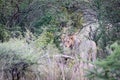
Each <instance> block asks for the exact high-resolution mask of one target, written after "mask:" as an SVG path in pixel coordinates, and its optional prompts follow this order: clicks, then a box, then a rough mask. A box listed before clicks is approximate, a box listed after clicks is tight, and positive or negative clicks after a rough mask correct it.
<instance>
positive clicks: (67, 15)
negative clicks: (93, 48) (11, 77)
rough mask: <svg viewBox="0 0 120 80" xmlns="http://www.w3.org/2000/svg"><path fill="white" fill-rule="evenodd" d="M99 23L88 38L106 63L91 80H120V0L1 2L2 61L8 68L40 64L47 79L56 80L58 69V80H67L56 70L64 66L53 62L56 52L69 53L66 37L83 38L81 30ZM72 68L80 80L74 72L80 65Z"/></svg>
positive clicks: (92, 73)
mask: <svg viewBox="0 0 120 80" xmlns="http://www.w3.org/2000/svg"><path fill="white" fill-rule="evenodd" d="M88 23H89V24H88ZM93 23H96V24H97V25H96V24H95V25H94V28H95V30H92V28H91V30H90V32H89V36H88V38H89V37H90V38H89V39H91V40H93V41H95V43H96V44H97V48H98V57H99V58H102V59H104V60H101V59H99V60H98V61H96V64H94V65H95V68H94V69H93V70H90V71H88V72H89V75H88V77H89V78H91V79H95V80H101V79H102V80H119V79H120V77H119V75H120V73H119V71H120V68H119V66H120V65H119V63H120V62H119V57H120V44H119V40H120V0H0V62H1V64H4V65H5V67H6V68H7V69H12V68H11V67H12V66H14V65H16V64H17V63H20V62H25V64H26V65H29V67H31V66H33V65H34V64H38V63H37V62H40V63H41V64H39V66H40V72H41V71H43V72H42V73H40V76H42V78H44V79H43V80H48V79H47V78H50V77H51V76H52V77H53V74H52V75H51V73H53V72H54V70H55V71H56V73H58V74H56V76H55V77H54V78H55V79H54V80H57V79H58V78H60V80H62V79H63V80H65V79H64V77H65V76H64V75H65V74H63V72H62V71H64V70H61V71H60V70H56V69H54V67H53V66H55V67H56V65H58V64H57V63H56V64H55V63H54V58H52V59H51V57H53V56H54V54H60V53H61V54H64V53H65V52H64V53H63V48H64V47H63V46H62V45H63V44H62V43H61V42H62V41H61V36H62V35H64V34H68V35H71V34H74V33H75V34H77V35H82V34H81V33H80V31H82V30H84V28H86V27H90V26H91V24H93ZM86 24H87V25H86ZM98 25H99V26H98ZM97 26H98V27H97ZM85 32H87V30H86V31H85ZM91 36H92V37H91ZM78 37H79V36H78ZM113 43H114V44H113ZM69 52H70V51H69ZM39 60H40V61H39ZM75 61H76V64H77V60H75ZM5 62H6V63H5ZM7 62H8V64H7ZM73 62H74V61H73ZM52 64H54V65H52ZM20 65H21V64H20ZM70 65H71V66H68V68H66V69H65V71H66V74H67V72H68V73H69V72H71V74H72V77H74V74H73V73H72V70H71V71H68V69H69V70H70V69H71V68H73V69H74V66H76V65H75V64H74V63H70ZM41 66H42V67H41ZM60 66H61V65H60ZM0 67H3V65H0ZM29 67H27V68H29ZM42 68H43V69H44V70H42ZM51 68H52V69H53V70H51ZM56 68H58V67H56ZM49 72H51V73H49ZM59 72H60V74H59ZM78 72H79V71H78ZM0 74H1V73H0ZM61 74H62V75H61ZM57 75H59V76H57ZM48 76H49V77H48ZM67 78H68V77H67ZM69 78H70V76H69ZM79 79H80V78H78V80H79ZM28 80H29V79H28ZM33 80H34V79H33ZM51 80H52V78H51ZM68 80H72V78H71V79H68ZM73 80H74V78H73Z"/></svg>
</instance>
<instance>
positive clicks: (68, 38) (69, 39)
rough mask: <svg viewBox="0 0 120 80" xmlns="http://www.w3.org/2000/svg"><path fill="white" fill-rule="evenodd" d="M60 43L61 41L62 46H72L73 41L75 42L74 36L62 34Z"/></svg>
mask: <svg viewBox="0 0 120 80" xmlns="http://www.w3.org/2000/svg"><path fill="white" fill-rule="evenodd" d="M62 43H63V46H65V47H67V48H72V47H73V45H74V43H75V38H74V36H73V35H72V36H71V35H70V36H64V37H62Z"/></svg>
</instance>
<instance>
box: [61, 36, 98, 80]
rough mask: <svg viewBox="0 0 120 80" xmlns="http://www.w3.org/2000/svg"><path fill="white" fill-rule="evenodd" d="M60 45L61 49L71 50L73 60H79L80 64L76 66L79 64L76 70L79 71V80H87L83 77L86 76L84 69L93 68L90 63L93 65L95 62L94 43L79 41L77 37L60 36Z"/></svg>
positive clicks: (95, 51)
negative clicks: (61, 45)
mask: <svg viewBox="0 0 120 80" xmlns="http://www.w3.org/2000/svg"><path fill="white" fill-rule="evenodd" d="M62 44H63V47H66V48H69V49H70V50H71V55H74V56H75V58H76V57H79V58H80V62H79V63H76V64H79V69H78V70H80V76H81V80H88V79H87V78H85V77H84V75H85V74H86V69H93V67H94V65H93V64H91V63H90V62H93V63H94V62H95V61H96V57H97V56H96V54H97V47H96V43H95V42H94V41H92V40H80V39H78V37H77V35H65V36H62ZM76 59H77V58H76ZM78 72H79V71H78ZM76 75H77V73H76Z"/></svg>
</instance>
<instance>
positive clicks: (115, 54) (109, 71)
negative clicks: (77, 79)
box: [88, 42, 120, 80]
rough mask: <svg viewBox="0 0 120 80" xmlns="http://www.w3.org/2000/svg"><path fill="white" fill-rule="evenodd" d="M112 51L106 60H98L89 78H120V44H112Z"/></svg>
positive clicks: (110, 79)
mask: <svg viewBox="0 0 120 80" xmlns="http://www.w3.org/2000/svg"><path fill="white" fill-rule="evenodd" d="M110 47H111V48H112V53H111V55H109V56H108V57H107V58H106V59H104V60H98V61H96V64H95V65H96V68H95V69H94V70H91V71H89V75H88V77H89V78H92V79H94V80H119V79H120V76H119V75H120V44H119V42H115V43H114V44H112V45H111V46H110Z"/></svg>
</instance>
